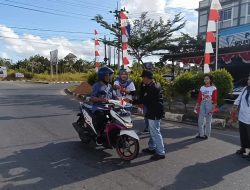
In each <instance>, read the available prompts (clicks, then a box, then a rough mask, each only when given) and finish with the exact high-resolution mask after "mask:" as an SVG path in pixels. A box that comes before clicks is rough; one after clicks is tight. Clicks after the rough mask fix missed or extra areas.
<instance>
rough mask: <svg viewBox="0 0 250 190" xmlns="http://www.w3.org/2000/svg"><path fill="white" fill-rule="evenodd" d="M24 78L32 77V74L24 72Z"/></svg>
mask: <svg viewBox="0 0 250 190" xmlns="http://www.w3.org/2000/svg"><path fill="white" fill-rule="evenodd" d="M24 78H26V79H32V78H33V74H32V73H24Z"/></svg>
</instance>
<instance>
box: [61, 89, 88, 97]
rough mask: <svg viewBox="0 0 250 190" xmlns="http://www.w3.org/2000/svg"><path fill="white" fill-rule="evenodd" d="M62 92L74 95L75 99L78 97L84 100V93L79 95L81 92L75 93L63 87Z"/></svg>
mask: <svg viewBox="0 0 250 190" xmlns="http://www.w3.org/2000/svg"><path fill="white" fill-rule="evenodd" d="M64 92H65V93H66V94H68V95H71V96H74V97H76V98H77V99H80V100H84V99H85V96H84V95H81V94H77V93H75V92H72V91H70V90H69V89H67V88H66V89H64Z"/></svg>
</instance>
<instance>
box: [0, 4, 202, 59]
mask: <svg viewBox="0 0 250 190" xmlns="http://www.w3.org/2000/svg"><path fill="white" fill-rule="evenodd" d="M118 5H119V7H126V9H127V10H128V11H129V18H130V19H132V20H133V19H135V18H138V17H139V16H140V14H141V12H143V11H147V12H149V16H150V17H151V18H154V19H159V17H163V18H164V19H168V18H171V17H172V15H174V14H176V13H179V12H182V14H183V16H185V19H186V20H187V24H186V27H185V28H184V29H183V32H186V33H189V34H190V35H192V36H194V35H196V34H197V24H198V21H197V13H196V11H195V10H194V9H196V8H197V7H198V5H199V0H154V1H153V0H118ZM116 7H117V0H39V1H37V0H0V57H2V58H9V59H11V60H13V62H16V61H17V60H20V59H24V58H28V57H30V56H33V55H36V54H40V55H42V56H46V57H48V58H49V52H50V51H52V50H54V49H58V50H59V58H63V57H65V56H66V55H67V54H68V53H73V54H75V55H76V56H77V57H78V58H83V59H87V60H93V59H94V43H93V37H94V36H93V32H94V30H95V29H96V30H97V31H98V32H99V36H100V37H101V36H103V35H107V37H108V38H109V37H110V38H112V36H109V35H110V33H109V31H106V30H104V29H103V28H102V27H101V26H99V25H98V24H97V23H95V22H94V21H92V20H91V19H92V18H93V17H94V16H95V15H97V14H101V15H102V16H103V17H104V18H105V19H106V20H107V21H109V22H110V23H113V22H114V21H115V18H114V17H113V15H112V14H111V13H109V11H112V10H115V9H116ZM176 35H178V34H176ZM100 51H101V55H102V56H103V54H104V53H103V46H101V47H100ZM101 58H102V57H101Z"/></svg>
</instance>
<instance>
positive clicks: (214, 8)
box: [204, 0, 222, 73]
mask: <svg viewBox="0 0 250 190" xmlns="http://www.w3.org/2000/svg"><path fill="white" fill-rule="evenodd" d="M221 9H222V7H221V4H220V1H219V0H212V2H211V6H210V12H209V17H208V24H207V36H206V47H205V55H204V73H209V72H210V68H209V64H210V63H211V55H210V54H211V53H214V50H213V46H212V43H213V42H216V37H215V32H216V30H218V28H216V23H215V21H217V22H218V21H219V20H220V14H219V10H221ZM216 45H218V44H216Z"/></svg>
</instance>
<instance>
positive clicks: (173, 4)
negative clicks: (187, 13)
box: [167, 0, 200, 10]
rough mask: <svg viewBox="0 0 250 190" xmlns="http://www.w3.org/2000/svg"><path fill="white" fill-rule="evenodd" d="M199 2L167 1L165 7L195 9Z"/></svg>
mask: <svg viewBox="0 0 250 190" xmlns="http://www.w3.org/2000/svg"><path fill="white" fill-rule="evenodd" d="M199 1H200V0H170V1H169V0H168V3H167V7H170V8H182V9H191V10H194V9H197V8H198V7H199Z"/></svg>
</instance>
